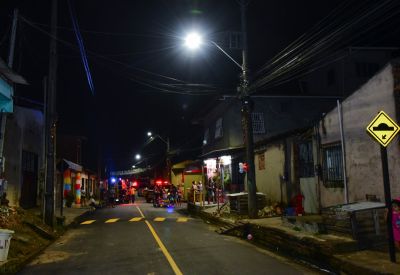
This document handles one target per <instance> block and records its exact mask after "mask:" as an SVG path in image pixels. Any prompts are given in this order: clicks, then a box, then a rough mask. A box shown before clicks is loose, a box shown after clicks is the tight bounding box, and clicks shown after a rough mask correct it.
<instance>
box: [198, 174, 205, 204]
mask: <svg viewBox="0 0 400 275" xmlns="http://www.w3.org/2000/svg"><path fill="white" fill-rule="evenodd" d="M197 192H198V194H199V195H198V197H199V201H200V206H203V204H204V202H203V183H202V182H201V180H200V181H199V183H198V184H197Z"/></svg>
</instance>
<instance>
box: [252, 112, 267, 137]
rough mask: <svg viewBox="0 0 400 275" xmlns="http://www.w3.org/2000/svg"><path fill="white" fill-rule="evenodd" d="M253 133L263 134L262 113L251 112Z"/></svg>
mask: <svg viewBox="0 0 400 275" xmlns="http://www.w3.org/2000/svg"><path fill="white" fill-rule="evenodd" d="M251 117H252V120H253V134H265V126H264V113H252V114H251Z"/></svg>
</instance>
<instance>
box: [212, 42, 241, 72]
mask: <svg viewBox="0 0 400 275" xmlns="http://www.w3.org/2000/svg"><path fill="white" fill-rule="evenodd" d="M210 43H211V44H213V45H214V46H215V47H217V48H218V50H220V51H221V52H223V53H224V54H225V55H226V56H227V57H228V58H229V59H230V60H231V61H233V63H235V64H236V66H238V67H239V68H240V69H241V70H242V69H243V68H242V65H240V64H239V63H238V62H236V60H235V59H233V57H232V56H230V55H229V54H228V53H227V52H226V51H224V49H222V48H221V47H220V46H219V45H218V44H217V43H215V42H214V41H210Z"/></svg>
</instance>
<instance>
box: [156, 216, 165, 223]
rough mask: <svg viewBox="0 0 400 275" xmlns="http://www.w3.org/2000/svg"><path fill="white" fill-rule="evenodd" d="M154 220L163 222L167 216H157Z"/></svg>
mask: <svg viewBox="0 0 400 275" xmlns="http://www.w3.org/2000/svg"><path fill="white" fill-rule="evenodd" d="M154 221H155V222H163V221H165V218H161V217H158V218H155V219H154Z"/></svg>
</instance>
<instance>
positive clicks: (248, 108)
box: [185, 2, 257, 218]
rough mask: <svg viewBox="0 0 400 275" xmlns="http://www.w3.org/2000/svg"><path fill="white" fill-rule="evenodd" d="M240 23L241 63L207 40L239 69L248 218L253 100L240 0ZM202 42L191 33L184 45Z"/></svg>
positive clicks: (252, 199)
mask: <svg viewBox="0 0 400 275" xmlns="http://www.w3.org/2000/svg"><path fill="white" fill-rule="evenodd" d="M241 23H242V43H243V45H242V65H240V64H239V63H238V62H236V61H235V59H234V58H233V57H231V56H230V55H229V54H228V53H227V52H226V51H224V50H223V49H222V48H221V47H220V46H219V45H218V44H217V43H216V42H214V41H209V43H210V44H212V45H214V46H215V47H216V48H217V49H218V50H220V51H221V52H222V53H223V54H224V55H225V56H227V57H228V58H229V59H230V60H231V61H232V62H233V63H235V65H236V66H238V67H240V69H241V76H240V84H239V87H238V90H239V96H238V97H239V99H240V100H241V103H242V106H241V113H242V131H243V138H244V140H243V143H244V146H245V149H246V162H247V166H248V170H247V190H248V211H249V212H248V213H249V217H250V218H256V217H257V195H256V189H257V188H256V180H255V167H254V144H253V123H252V117H251V113H252V111H253V102H252V100H251V98H250V94H249V79H248V68H247V32H246V5H245V4H244V3H243V2H241ZM202 43H203V41H202V38H201V36H200V35H199V34H195V33H191V34H189V35H187V36H186V38H185V46H187V47H188V48H190V49H192V50H193V49H197V48H198V47H199V46H200V45H201V44H202Z"/></svg>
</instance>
